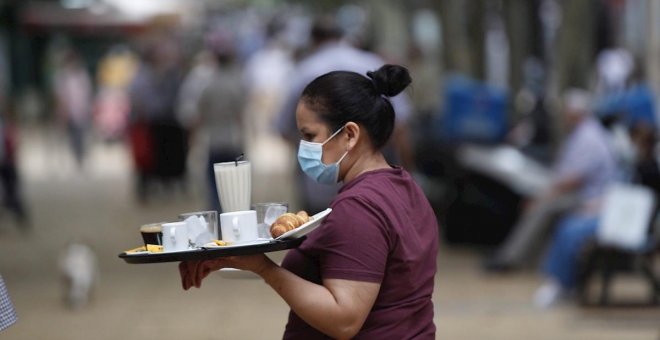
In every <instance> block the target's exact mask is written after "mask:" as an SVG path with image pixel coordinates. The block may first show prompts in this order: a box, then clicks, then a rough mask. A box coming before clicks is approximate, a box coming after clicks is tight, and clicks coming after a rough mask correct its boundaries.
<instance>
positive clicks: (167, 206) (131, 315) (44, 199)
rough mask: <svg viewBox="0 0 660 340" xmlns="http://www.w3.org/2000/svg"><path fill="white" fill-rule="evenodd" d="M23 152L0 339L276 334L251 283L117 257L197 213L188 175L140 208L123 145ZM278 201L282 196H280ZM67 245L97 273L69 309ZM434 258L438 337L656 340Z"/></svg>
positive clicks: (524, 284) (634, 287) (625, 320)
mask: <svg viewBox="0 0 660 340" xmlns="http://www.w3.org/2000/svg"><path fill="white" fill-rule="evenodd" d="M21 146H22V151H21V152H22V153H21V163H20V164H21V169H22V171H23V176H24V188H23V189H24V192H25V194H26V198H27V200H28V202H29V208H30V212H31V216H32V224H33V226H32V228H31V230H30V231H29V232H27V233H23V232H20V231H19V230H18V228H17V226H16V224H15V223H14V222H13V220H12V218H11V216H10V215H9V214H8V213H7V212H6V211H2V214H0V274H1V275H2V276H3V278H4V280H5V281H6V283H7V286H8V290H9V293H10V295H11V298H12V299H13V301H14V304H15V305H16V308H17V313H18V316H19V322H18V323H17V324H16V325H14V326H12V327H11V328H9V329H8V330H7V331H6V332H3V333H0V339H2V340H4V339H7V340H33V339H51V340H77V339H136V340H138V339H140V340H143V339H160V340H168V339H278V338H281V334H282V331H283V327H284V324H285V322H286V317H287V312H288V308H287V306H286V304H285V303H284V302H282V300H280V299H279V298H278V296H277V295H276V294H275V293H274V292H273V291H272V290H271V289H270V288H269V287H268V286H266V285H265V284H263V283H262V282H261V281H260V280H259V279H256V278H253V277H250V276H249V275H246V274H243V273H234V272H230V273H223V274H220V273H217V274H213V275H212V276H211V277H210V278H209V279H207V280H206V281H205V282H204V286H203V287H202V289H199V290H197V289H194V290H192V291H188V292H185V291H183V290H182V289H181V288H180V284H179V278H178V272H177V268H176V264H174V263H166V264H157V265H129V264H126V263H124V262H123V261H122V260H120V259H119V258H118V257H117V254H118V253H120V252H121V251H122V250H125V249H129V248H133V247H135V246H138V245H140V241H141V239H140V235H139V233H138V228H139V226H140V225H141V224H144V223H147V222H156V221H162V220H176V217H177V215H178V214H179V213H181V212H187V211H195V210H202V209H204V208H205V204H204V203H205V197H206V196H205V193H204V192H203V190H202V186H201V181H200V179H199V177H198V176H197V175H196V174H197V173H196V172H195V171H193V176H191V177H193V178H192V180H191V183H192V185H191V186H190V187H189V189H188V190H187V191H186V192H181V191H166V190H163V191H161V194H160V195H159V197H158V198H156V199H154V200H152V201H149V202H148V203H147V204H146V205H139V204H136V202H135V200H134V199H133V191H132V176H131V163H130V158H129V157H128V154H127V152H126V149H125V148H124V147H123V146H122V145H119V144H118V145H103V144H100V143H96V144H94V146H93V148H92V150H91V153H90V155H89V162H88V164H87V166H86V168H85V169H84V170H83V171H78V170H77V169H75V167H73V166H72V165H71V162H70V156H69V155H68V153H67V151H68V150H67V149H66V148H65V145H63V142H62V141H61V139H60V138H59V137H58V135H57V134H55V133H53V132H52V131H49V130H29V131H25V132H24V134H23V137H22V145H21ZM274 176H275V177H276V176H278V175H277V174H276V175H274ZM276 179H277V178H271V180H270V181H269V183H280V185H283V186H284V187H286V177H285V176H284V177H282V180H281V181H280V180H276ZM282 183H284V184H282ZM265 187H266V186H265V185H260V186H258V187H255V190H257V191H260V192H258V193H255V196H257V195H260V196H259V197H274V198H273V199H277V198H278V197H277V195H276V194H274V193H273V192H262V191H263V190H265ZM285 199H290V198H286V197H285V198H283V199H279V200H285ZM72 240H80V241H82V242H85V243H86V244H88V245H90V246H91V247H92V249H93V250H94V252H95V253H96V256H97V259H98V266H99V269H100V276H99V278H100V279H99V283H98V285H97V287H96V290H95V293H94V295H93V300H92V301H91V302H90V303H89V304H88V305H87V306H85V307H83V308H80V309H78V310H70V309H67V308H66V307H65V305H64V303H63V292H64V281H63V277H62V275H61V273H60V271H59V269H58V257H59V255H60V254H61V252H62V251H63V250H64V249H65V247H66V245H67V243H68V242H70V241H72ZM282 255H283V254H281V253H275V254H273V257H274V258H276V259H281V257H282ZM438 258H439V268H438V273H437V278H436V291H435V292H436V293H435V296H434V302H435V307H436V317H435V321H436V325H437V327H438V333H437V338H438V339H475V340H476V339H503V340H504V339H535V340H542V339H548V340H550V339H552V340H555V339H598V340H608V339H611V340H621V339H626V340H638V339H639V340H658V339H660V309H625V310H624V309H606V310H602V309H600V310H599V309H581V308H578V307H575V306H570V305H566V306H559V307H557V308H554V309H551V310H546V311H540V310H536V309H534V308H533V306H532V305H531V296H532V294H533V292H534V289H535V288H536V287H537V285H538V284H539V283H540V278H539V277H538V275H537V273H535V272H532V271H527V272H523V273H517V274H511V275H495V276H489V275H485V274H483V273H482V272H481V271H480V270H479V262H480V257H479V256H478V255H477V254H476V252H475V251H474V250H472V249H465V248H450V247H447V246H443V247H442V250H441V252H440V253H439V254H438ZM643 287H644V286H641V285H639V282H638V281H636V280H625V281H623V282H622V283H620V284H619V283H617V285H615V289H619V290H620V291H623V292H628V291H630V292H632V293H638V290H639V289H643Z"/></svg>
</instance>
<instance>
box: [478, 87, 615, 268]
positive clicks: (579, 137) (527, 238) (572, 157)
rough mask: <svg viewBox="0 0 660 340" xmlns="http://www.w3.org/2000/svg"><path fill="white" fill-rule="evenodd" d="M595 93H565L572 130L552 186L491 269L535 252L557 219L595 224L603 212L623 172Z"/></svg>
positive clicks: (494, 259)
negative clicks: (595, 111)
mask: <svg viewBox="0 0 660 340" xmlns="http://www.w3.org/2000/svg"><path fill="white" fill-rule="evenodd" d="M590 98H591V96H590V95H589V94H588V93H587V92H586V91H583V90H578V89H570V90H568V91H566V92H565V94H564V95H563V107H562V112H563V118H564V123H565V126H566V131H568V135H567V137H566V139H565V141H564V143H563V145H562V146H561V150H560V153H559V156H558V158H557V159H556V161H555V165H554V169H553V171H554V176H553V178H552V184H551V186H550V188H549V189H548V190H547V191H546V192H543V193H541V194H540V195H539V196H537V197H536V198H534V199H533V200H532V201H531V202H530V203H529V204H528V205H527V207H526V208H525V210H524V211H523V212H522V215H521V216H520V218H519V220H518V222H517V223H516V224H515V225H514V227H513V229H512V231H511V233H510V234H509V235H508V236H507V238H506V240H505V241H504V243H503V244H502V245H500V246H499V248H498V249H497V252H496V253H495V256H493V257H491V258H489V259H488V260H487V262H486V269H489V270H504V269H510V268H513V267H516V266H518V265H520V264H522V263H523V261H524V260H525V259H526V258H527V257H528V256H529V255H530V252H531V250H532V249H533V248H534V247H535V246H536V245H537V243H538V242H539V241H540V239H541V237H542V236H543V235H544V234H545V232H546V230H547V228H548V227H551V226H553V223H551V222H552V220H553V219H554V218H555V217H558V216H559V218H560V221H559V223H558V225H560V226H563V225H571V226H573V225H577V226H576V227H575V228H574V229H577V228H582V227H584V228H587V227H588V226H589V225H593V224H594V221H595V220H596V218H597V216H598V213H599V211H600V206H601V201H602V198H603V194H604V192H605V189H606V188H607V187H608V186H609V185H610V184H611V183H612V182H613V181H614V180H615V179H617V176H618V175H619V169H618V168H617V162H616V156H615V155H614V151H613V149H612V145H611V139H610V137H609V136H608V134H607V131H606V130H605V128H604V127H603V126H602V125H601V124H600V122H598V121H597V120H596V119H595V118H594V117H593V115H592V111H591V99H590Z"/></svg>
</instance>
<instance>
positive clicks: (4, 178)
mask: <svg viewBox="0 0 660 340" xmlns="http://www.w3.org/2000/svg"><path fill="white" fill-rule="evenodd" d="M0 102H2V100H0ZM7 106H8V107H7V108H5V107H2V106H1V105H0V107H2V110H3V111H1V112H0V186H1V187H0V191H1V192H2V204H3V205H4V206H5V207H7V208H8V209H9V210H10V211H11V212H12V213H13V214H14V217H15V220H16V222H17V223H18V224H19V226H21V227H22V230H23V231H25V230H27V228H28V227H30V220H29V216H28V212H27V208H26V204H25V202H24V200H23V195H22V194H21V176H20V173H19V169H18V164H17V160H16V157H17V153H18V128H17V127H16V125H15V123H14V118H13V115H14V112H13V105H12V104H7Z"/></svg>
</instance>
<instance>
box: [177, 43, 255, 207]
mask: <svg viewBox="0 0 660 340" xmlns="http://www.w3.org/2000/svg"><path fill="white" fill-rule="evenodd" d="M207 44H208V48H209V51H210V53H211V56H212V57H213V61H212V62H213V65H215V66H214V67H211V66H209V65H210V64H207V65H206V66H203V68H202V69H198V70H197V72H201V71H205V72H208V73H207V74H205V75H202V74H199V75H198V78H197V81H198V84H197V85H198V86H200V88H199V89H200V90H201V91H200V93H199V97H198V100H197V104H196V105H191V108H192V110H191V111H189V112H188V116H187V118H186V120H187V121H188V122H189V126H190V127H191V131H192V133H194V134H195V135H196V139H197V140H198V141H200V142H201V143H202V145H204V147H203V148H204V149H205V150H207V154H208V161H207V165H206V175H207V180H208V181H207V183H208V195H209V196H208V197H209V205H210V206H211V208H212V210H216V211H218V212H220V213H221V212H222V207H221V206H220V200H219V197H218V195H217V193H216V183H215V174H214V171H213V164H214V163H220V162H229V161H233V160H236V158H237V157H238V156H240V155H241V154H243V153H244V145H245V140H244V138H245V135H244V119H243V114H244V107H245V98H246V93H245V87H244V85H243V74H242V70H241V68H240V67H239V65H238V63H237V61H236V50H235V43H234V39H233V37H232V34H231V32H229V31H225V30H216V31H214V32H212V34H211V35H210V36H209V39H208V41H207ZM210 62H211V61H209V63H210ZM203 83H206V86H204V87H203V88H201V86H202V85H203ZM190 99H191V98H188V99H187V100H190Z"/></svg>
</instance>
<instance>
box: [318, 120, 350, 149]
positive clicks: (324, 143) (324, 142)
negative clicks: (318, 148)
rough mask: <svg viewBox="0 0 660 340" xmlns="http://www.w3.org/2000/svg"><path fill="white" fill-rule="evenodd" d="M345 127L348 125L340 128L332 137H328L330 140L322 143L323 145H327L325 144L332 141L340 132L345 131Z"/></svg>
mask: <svg viewBox="0 0 660 340" xmlns="http://www.w3.org/2000/svg"><path fill="white" fill-rule="evenodd" d="M345 127H346V125H344V126H342V127H340V128H339V130H337V131H335V133H333V134H332V135H331V136H330V137H328V139H326V140H325V141H324V142H323V143H321V145H325V143H327V142H329V141H330V140H331V139H332V138H334V137H335V136H336V135H337V134H338V133H339V132H341V130H343V129H344V128H345Z"/></svg>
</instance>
